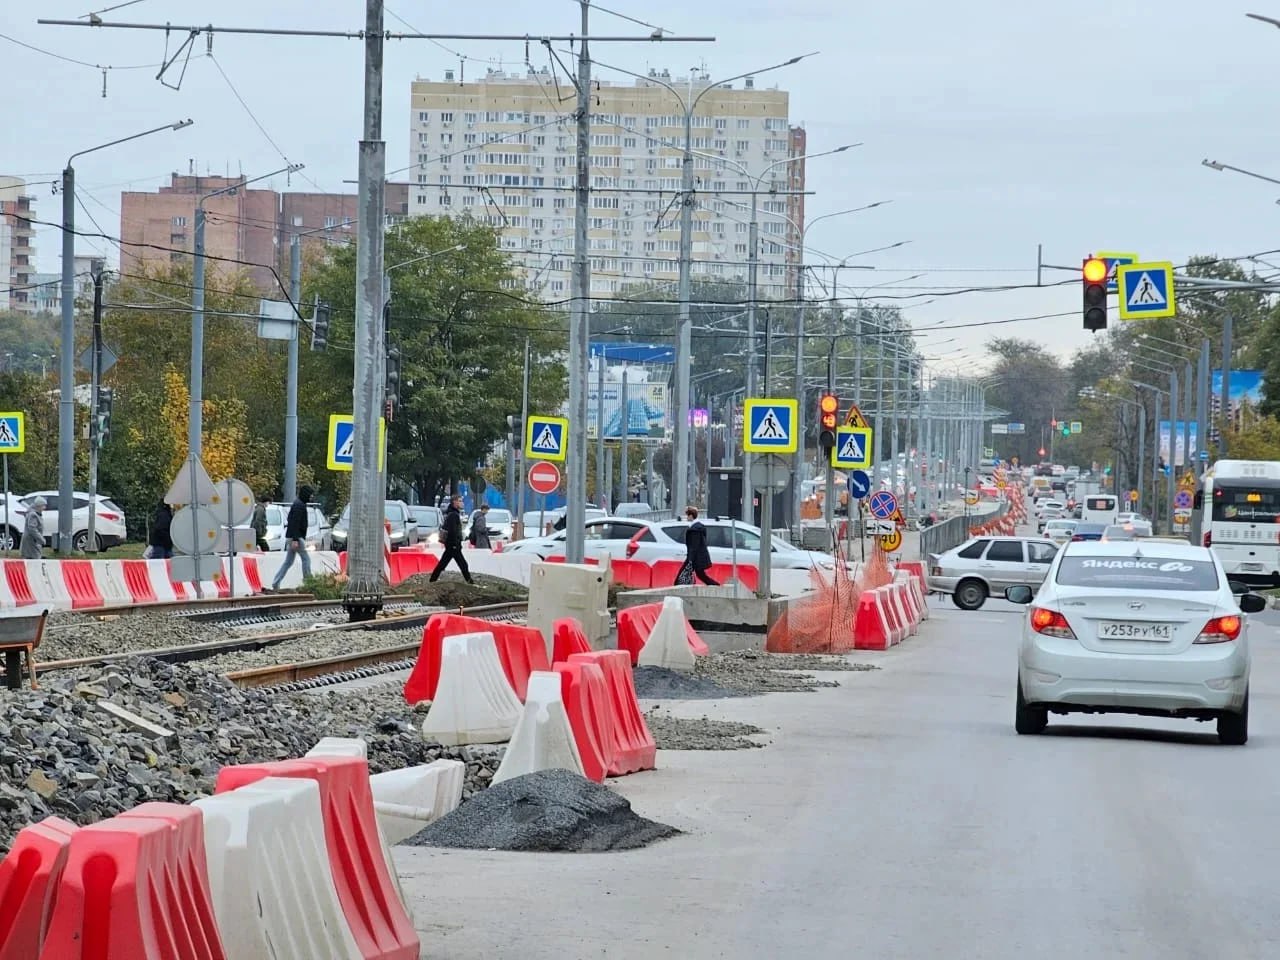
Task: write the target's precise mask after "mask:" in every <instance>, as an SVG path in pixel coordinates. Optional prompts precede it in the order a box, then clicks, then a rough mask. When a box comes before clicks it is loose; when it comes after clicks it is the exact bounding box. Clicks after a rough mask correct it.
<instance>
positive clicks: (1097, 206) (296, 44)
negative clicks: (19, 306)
mask: <svg viewBox="0 0 1280 960" xmlns="http://www.w3.org/2000/svg"><path fill="white" fill-rule="evenodd" d="M99 2H100V6H89V3H88V0H79V2H67V0H4V2H3V3H0V33H3V34H4V35H6V36H7V37H10V38H13V39H16V40H20V41H23V42H26V43H30V44H33V45H35V46H38V47H40V48H42V49H44V50H46V51H51V52H55V53H57V54H60V55H62V56H66V57H71V58H75V59H79V60H83V61H87V62H88V63H90V64H102V65H111V66H112V67H114V68H116V69H112V70H111V71H109V73H108V77H107V96H106V98H105V99H103V97H102V74H101V72H100V71H98V70H96V69H94V68H93V67H91V66H80V65H76V64H73V63H67V62H63V61H61V60H58V59H55V58H53V57H51V56H46V55H43V54H41V53H37V52H35V51H32V50H28V49H24V48H22V47H20V46H17V45H15V44H13V43H11V42H8V41H7V40H3V39H0V54H2V58H3V59H2V62H3V63H4V64H5V78H6V86H7V90H6V100H7V102H8V103H9V105H10V111H11V112H10V122H9V123H8V124H7V125H6V126H7V130H6V133H5V136H4V138H3V141H2V142H3V147H2V148H0V173H12V174H18V175H23V176H27V177H28V178H29V179H30V180H32V181H38V180H49V179H52V178H54V177H56V176H57V171H59V170H60V169H61V168H62V166H63V165H64V163H65V162H66V159H67V156H68V155H69V154H71V153H73V152H75V151H78V150H82V149H84V148H86V147H89V146H93V145H95V144H98V143H101V142H103V141H108V140H111V139H113V138H116V137H120V136H126V135H128V134H130V133H134V132H137V131H140V130H143V129H146V128H148V127H151V126H156V125H159V124H161V123H165V122H169V121H172V120H176V119H179V118H184V117H191V118H193V119H194V120H195V121H196V123H195V126H193V127H191V128H188V129H186V130H183V131H181V132H178V133H169V132H166V133H162V134H156V135H154V136H152V137H149V138H146V139H145V140H142V141H139V142H137V143H132V144H124V145H121V146H118V147H113V148H110V149H109V150H104V151H102V152H99V153H94V154H90V155H87V156H84V157H81V158H79V159H78V160H77V161H76V165H75V166H76V170H77V177H78V180H79V183H80V184H81V185H82V188H83V192H84V194H85V195H86V196H85V203H86V205H87V208H88V210H89V212H91V213H92V214H93V216H94V217H96V218H97V220H98V222H99V223H100V224H101V225H102V227H103V228H104V230H105V232H107V233H111V234H115V233H117V232H118V230H119V202H120V201H119V194H120V191H121V190H122V189H137V190H154V189H155V188H156V187H158V186H159V185H160V184H162V183H163V182H165V180H166V179H167V176H168V174H169V173H170V172H172V171H182V172H186V170H187V168H188V164H189V162H191V161H194V163H195V164H196V166H197V168H198V170H200V171H201V172H214V173H223V172H226V171H231V172H237V171H243V172H244V173H246V174H248V175H250V176H253V175H256V174H261V173H265V172H268V171H270V170H272V169H275V168H278V167H281V166H283V165H284V162H283V161H282V160H281V153H283V154H284V155H285V156H287V157H288V159H289V160H290V161H297V162H302V163H305V164H306V170H305V171H304V175H305V178H303V177H300V176H297V175H295V177H294V179H293V187H294V188H295V189H308V190H310V189H316V185H318V186H319V188H320V189H323V190H326V191H333V192H345V191H352V190H354V187H352V186H350V185H344V183H343V180H346V179H353V178H354V177H355V170H356V141H357V140H358V138H359V136H360V129H361V116H360V114H361V99H362V82H363V81H362V70H363V67H362V45H361V43H360V42H359V41H357V40H343V39H309V38H290V37H252V36H238V35H234V34H220V35H216V36H215V38H214V41H213V56H214V59H212V60H211V59H209V58H204V57H200V58H196V57H193V58H192V59H191V61H190V63H189V64H188V65H187V67H186V73H185V76H182V75H181V68H180V63H181V61H179V64H175V66H174V67H173V68H171V70H170V72H169V73H168V74H167V75H166V78H165V79H166V80H167V81H168V82H170V83H175V84H176V83H177V82H178V79H179V77H180V76H181V83H180V89H178V90H176V91H175V90H172V89H169V88H167V87H165V86H163V85H161V83H159V82H158V81H156V79H155V74H156V70H155V69H154V68H151V69H119V68H121V67H129V66H133V65H139V64H157V63H159V62H160V60H161V59H162V58H163V55H164V53H165V47H166V37H165V35H164V33H163V32H143V31H125V30H98V29H95V30H89V29H85V28H68V27H53V26H39V25H37V24H36V18H37V17H46V18H65V19H72V18H76V17H80V16H81V15H83V14H86V13H88V12H90V10H96V9H101V8H102V7H106V6H109V5H112V0H99ZM114 2H115V3H119V4H121V6H122V8H121V9H118V10H113V11H110V12H105V13H103V14H102V17H103V19H105V20H109V21H110V20H116V21H125V22H139V23H142V22H145V23H163V22H166V21H168V22H172V23H175V24H186V23H190V22H193V21H194V22H197V23H207V22H210V21H212V22H213V24H214V25H215V27H217V26H228V27H259V26H260V27H277V28H288V29H297V28H320V29H341V30H358V29H361V28H362V27H363V23H364V4H363V3H361V2H359V0H345V2H342V3H339V2H335V0H266V2H262V0H258V2H249V0H221V2H219V3H216V4H194V3H179V2H175V0H134V2H132V3H124V2H123V0H114ZM605 6H606V7H608V8H609V9H612V10H617V11H619V12H621V13H625V14H628V15H631V16H634V17H637V18H640V19H642V20H645V21H647V22H650V23H655V24H658V25H661V26H663V27H665V28H667V29H669V30H671V31H673V32H674V33H675V34H678V35H685V36H695V35H713V36H715V37H716V42H715V43H696V44H695V43H684V44H669V45H657V44H600V45H599V46H598V47H596V48H593V50H594V52H595V53H596V54H597V55H598V56H599V57H600V58H601V59H602V60H608V61H611V62H615V63H618V64H619V65H624V66H627V67H629V68H630V69H634V70H637V71H641V72H643V71H644V70H646V69H647V68H648V67H651V66H652V67H657V68H663V67H666V68H668V69H670V70H671V71H672V73H673V74H677V73H680V74H683V73H685V72H686V71H687V68H688V66H690V65H697V66H700V67H701V66H703V65H705V66H706V68H707V69H708V70H709V71H710V72H711V75H712V76H713V77H725V76H732V75H735V74H740V73H743V72H746V71H749V70H751V69H752V68H755V67H763V66H766V65H769V64H773V63H776V62H778V61H780V60H784V59H787V58H789V57H791V56H795V55H798V54H803V53H808V52H810V51H818V54H817V55H816V56H813V57H810V58H808V59H806V60H804V61H802V62H801V63H799V64H797V65H795V66H793V67H789V68H786V69H785V70H779V71H775V72H773V73H771V74H769V75H768V77H767V78H764V77H762V78H761V80H760V83H761V85H765V84H768V85H772V84H774V83H777V84H778V85H780V86H782V87H783V88H784V89H787V90H789V91H790V93H791V120H792V122H793V123H800V124H803V125H804V126H805V127H806V128H807V129H808V132H809V150H810V152H819V151H821V150H823V149H828V148H831V147H835V146H838V145H840V144H844V143H854V142H860V143H863V144H864V146H861V147H859V148H858V149H856V150H850V151H847V152H845V153H842V154H839V155H837V156H833V157H824V158H821V159H817V160H814V161H812V162H811V163H810V164H809V169H808V177H809V179H808V186H809V188H810V189H811V190H813V191H815V195H814V196H812V197H810V198H809V200H808V211H807V212H808V217H809V218H810V219H811V220H812V219H813V218H816V217H818V216H820V215H822V214H824V213H829V212H833V211H837V210H842V209H845V208H848V207H855V206H860V205H862V204H866V203H871V202H873V201H877V200H891V201H892V203H890V204H888V205H886V206H884V207H881V208H879V209H876V210H873V211H869V212H865V213H860V214H854V215H852V216H846V217H835V218H832V219H830V220H827V221H824V222H823V223H821V224H817V225H816V226H814V228H813V229H812V230H811V231H810V233H809V246H810V248H811V251H812V250H817V251H822V252H824V253H827V254H831V255H834V256H835V257H837V258H842V257H844V256H846V255H848V254H851V253H855V252H857V251H861V250H866V249H868V248H873V247H881V246H886V245H889V244H892V243H895V242H898V241H903V240H907V241H910V243H909V244H908V245H906V246H903V247H901V248H899V249H896V250H892V251H888V252H885V253H879V254H872V255H869V256H867V257H865V258H863V259H862V260H861V261H858V262H862V263H865V264H866V265H868V266H874V267H875V270H874V272H872V271H864V272H854V271H844V272H842V274H841V286H842V287H847V289H846V291H845V292H846V293H848V294H851V295H852V294H854V293H857V292H859V291H860V290H861V288H859V287H855V286H854V284H855V281H863V282H864V284H865V285H870V284H872V283H888V284H891V285H890V286H885V287H881V288H879V289H878V290H876V291H874V294H883V295H891V296H894V297H897V298H902V299H900V300H898V301H897V302H899V303H901V305H903V306H904V307H907V306H911V305H912V304H918V305H917V306H915V307H914V308H912V309H911V310H910V311H909V312H908V314H907V316H909V317H910V318H911V319H912V321H913V323H914V324H915V326H916V327H917V329H920V330H922V331H923V330H926V329H927V328H929V327H946V326H953V325H954V326H960V325H965V324H968V325H971V326H968V327H962V328H960V329H956V330H954V331H950V332H944V333H936V332H935V333H933V334H932V335H931V336H929V337H928V338H927V339H925V340H924V341H922V342H923V343H924V344H925V345H926V353H929V354H932V355H941V354H947V353H949V352H950V351H954V350H956V349H957V348H959V349H961V351H962V352H961V353H951V354H950V356H949V357H948V358H947V359H948V360H955V359H957V358H958V359H960V360H961V361H962V362H964V363H968V362H969V361H970V360H971V359H976V358H980V357H982V356H983V344H984V343H985V342H986V340H987V339H988V338H989V337H990V336H992V335H1002V336H1003V335H1008V336H1015V335H1016V336H1021V337H1027V338H1030V339H1034V340H1037V341H1039V342H1041V343H1043V344H1045V345H1046V346H1048V347H1049V348H1051V349H1053V350H1054V351H1057V352H1060V353H1063V354H1064V355H1065V354H1067V353H1069V352H1070V351H1071V350H1073V349H1075V348H1077V347H1079V346H1081V345H1083V344H1085V343H1087V341H1088V338H1089V337H1090V334H1088V333H1086V332H1084V331H1083V330H1082V329H1081V322H1080V292H1079V286H1078V283H1077V282H1076V274H1074V273H1062V272H1058V271H1052V270H1046V271H1045V273H1044V278H1045V281H1046V283H1051V282H1061V281H1063V280H1069V281H1070V282H1069V283H1068V284H1066V285H1064V286H1061V287H1058V288H1044V289H1034V287H1032V288H1030V289H1015V290H1011V291H1002V292H990V291H988V292H975V293H963V294H956V295H947V294H948V293H949V292H950V291H956V290H959V289H964V288H970V287H992V286H1003V285H1034V284H1035V282H1036V271H1035V266H1036V247H1037V244H1043V245H1044V259H1045V261H1046V262H1047V263H1052V264H1059V265H1073V264H1074V265H1078V264H1079V263H1080V260H1081V257H1083V256H1084V255H1086V254H1088V253H1090V252H1092V251H1095V250H1119V251H1135V252H1137V253H1139V254H1140V255H1141V256H1142V257H1143V259H1144V260H1172V261H1174V262H1175V263H1180V262H1183V261H1185V260H1186V258H1187V257H1189V256H1192V255H1195V254H1203V253H1214V254H1218V255H1220V256H1230V257H1239V256H1245V255H1249V254H1254V253H1259V252H1262V251H1267V250H1271V249H1273V248H1275V247H1280V231H1278V230H1277V227H1280V207H1277V206H1276V203H1275V201H1276V198H1277V197H1280V185H1273V184H1268V183H1265V182H1262V181H1259V180H1255V179H1252V178H1249V177H1245V176H1242V175H1240V174H1236V173H1231V172H1215V171H1213V170H1209V169H1206V168H1204V167H1202V166H1201V163H1200V161H1201V160H1202V159H1204V158H1206V157H1208V158H1212V159H1216V160H1219V161H1222V162H1224V163H1228V164H1232V165H1234V166H1238V167H1242V168H1245V169H1249V170H1253V171H1256V172H1259V173H1263V174H1267V175H1271V176H1276V177H1277V179H1280V158H1277V157H1276V156H1275V150H1274V138H1275V135H1274V131H1271V130H1270V127H1271V122H1272V121H1271V119H1270V118H1271V108H1272V106H1273V103H1274V94H1275V85H1276V80H1275V65H1276V63H1277V62H1280V30H1277V29H1276V28H1274V27H1272V26H1269V25H1267V24H1263V23H1259V22H1257V21H1254V20H1250V19H1246V18H1245V16H1244V14H1245V12H1257V13H1263V14H1268V15H1274V16H1280V2H1277V0H1246V2H1244V3H1240V2H1236V0H1217V2H1213V3H1209V2H1204V0H1195V2H1193V0H1162V2H1160V3H1152V2H1150V0H1146V2H1139V0H1082V2H1078V3H1074V4H1065V3H1048V2H1044V0H1033V2H1028V0H1017V2H1014V0H1007V2H1001V0H970V2H968V3H952V2H943V0H915V2H912V0H898V2H896V3H884V4H869V3H858V4H853V3H848V2H837V0H788V2H785V3H783V2H781V0H777V2H765V0H699V2H698V3H688V2H687V0H686V2H679V3H677V2H673V0H646V2H645V3H643V4H642V3H638V2H636V0H608V2H606V3H605ZM393 13H394V14H396V15H399V16H400V17H403V18H404V21H407V22H408V23H410V24H412V25H413V27H414V28H416V29H418V30H421V31H430V32H432V33H512V34H523V33H526V32H528V33H531V34H533V35H535V36H536V35H539V34H547V33H568V32H576V30H577V27H578V5H577V3H576V2H575V0H539V2H533V0H525V2H516V0H492V2H488V0H478V2H473V3H466V4H463V3H447V4H446V3H429V2H423V0H395V2H392V3H391V4H390V7H389V8H388V15H387V28H388V29H390V30H393V31H394V30H403V29H407V28H406V27H405V23H404V22H403V21H401V20H398V19H397V17H396V16H394V15H392V14H393ZM593 18H594V19H593V32H599V33H600V34H601V35H604V34H609V35H628V36H630V35H635V36H642V35H645V34H647V33H648V31H647V29H645V28H643V27H640V26H637V25H635V24H631V23H627V22H625V21H623V20H620V19H618V18H617V17H614V16H609V15H608V14H606V13H604V12H603V11H601V10H596V11H595V12H594V13H593ZM181 41H182V37H181V36H179V35H178V34H174V35H172V36H171V37H169V38H168V48H169V52H170V54H172V53H173V51H174V50H175V49H176V48H177V46H178V45H179V44H180V43H181ZM444 45H445V46H447V47H448V48H449V49H448V50H446V49H443V48H442V47H441V46H438V45H435V44H433V43H431V42H428V41H424V40H410V41H392V42H390V43H389V44H388V47H387V57H386V60H387V69H386V81H385V99H386V105H385V116H384V128H383V132H384V137H385V139H386V140H387V144H388V161H389V162H388V169H389V171H397V170H399V168H402V167H404V166H405V165H406V164H407V163H408V156H409V149H408V128H409V124H408V120H409V84H410V82H411V81H412V80H413V79H414V77H415V76H422V77H424V78H431V79H442V77H443V71H444V70H445V69H446V68H455V69H457V68H458V67H459V57H458V56H457V55H456V54H462V55H465V56H466V57H469V58H473V59H469V60H468V61H467V62H466V64H465V70H466V75H467V77H468V78H471V77H475V76H479V75H481V74H482V73H483V71H484V69H485V67H486V66H496V65H497V62H496V61H499V60H501V61H502V65H504V66H505V67H507V68H508V69H516V70H523V68H524V55H525V49H524V44H523V43H521V42H505V43H503V42H463V41H446V42H445V44H444ZM205 49H206V41H205V39H204V38H203V37H201V38H199V39H198V40H197V41H196V44H195V52H196V54H204V53H205ZM451 51H452V52H451ZM532 56H533V57H534V58H535V59H534V63H535V66H542V65H544V64H545V62H546V60H545V55H541V56H539V54H538V48H537V45H536V44H534V45H533V51H532ZM219 67H220V68H221V70H222V71H223V72H225V74H226V77H227V78H229V80H230V83H231V84H233V85H234V87H235V89H236V90H238V91H239V94H240V96H241V97H243V98H244V101H245V103H246V104H247V105H248V108H249V109H250V110H251V111H252V113H253V114H254V115H256V117H257V119H258V121H260V123H261V125H262V127H263V128H265V130H266V134H267V135H269V138H268V136H267V135H264V134H263V133H262V132H261V131H260V130H259V128H258V126H257V125H256V124H255V122H254V121H253V120H252V119H251V118H250V115H249V113H248V111H246V109H245V107H243V106H241V104H240V103H239V102H238V101H237V98H236V96H235V95H234V94H233V93H232V90H231V88H230V87H229V85H228V82H227V80H225V79H224V78H223V76H222V73H220V72H219ZM598 75H599V76H600V77H602V78H613V79H625V78H623V77H620V76H619V75H617V74H610V73H609V72H608V71H605V70H600V71H599V73H598ZM271 141H274V144H275V146H273V145H272V142H271ZM277 147H278V149H277ZM406 175H407V174H406V172H405V171H403V170H400V171H399V172H398V173H394V174H393V179H403V178H404V177H405V176H406ZM275 186H276V187H277V188H279V189H284V188H285V187H286V184H285V181H284V178H280V179H279V180H278V182H276V184H275ZM33 192H34V194H35V195H36V196H37V198H38V207H37V216H38V217H39V218H40V219H43V220H50V221H53V220H57V219H58V218H59V209H60V208H59V201H58V198H56V197H54V196H52V195H51V192H50V188H49V187H48V186H47V185H45V186H39V187H36V188H35V189H34V190H33ZM77 216H78V219H79V221H80V224H81V225H84V226H86V227H88V226H89V224H88V223H87V220H86V218H85V216H84V212H83V211H79V212H78V214H77ZM38 242H39V245H40V248H39V251H38V262H39V265H40V269H41V270H45V271H55V270H57V269H58V252H59V238H58V231H57V230H56V229H50V228H43V229H42V230H41V232H40V234H39V237H38ZM807 259H808V261H809V262H821V258H820V257H819V256H817V254H816V253H813V252H811V253H810V254H809V256H808V258H807ZM918 273H923V274H924V275H923V276H921V277H919V278H918V279H915V280H907V279H905V278H908V277H911V276H912V275H913V274H918ZM864 278H865V279H864ZM913 298H914V299H913ZM930 298H932V299H933V302H931V303H923V304H921V303H920V301H921V300H928V299H930ZM1057 313H1066V314H1067V316H1062V317H1056V318H1049V319H1039V320H1027V321H1020V322H1008V323H1002V321H1008V320H1011V319H1013V318H1019V317H1027V316H1036V315H1043V314H1057ZM1112 322H1113V323H1115V322H1117V321H1116V320H1115V310H1114V309H1113V310H1112ZM995 324H1000V325H999V326H995ZM945 341H952V342H945ZM929 344H938V346H936V348H932V349H930V348H929V347H928V345H929Z"/></svg>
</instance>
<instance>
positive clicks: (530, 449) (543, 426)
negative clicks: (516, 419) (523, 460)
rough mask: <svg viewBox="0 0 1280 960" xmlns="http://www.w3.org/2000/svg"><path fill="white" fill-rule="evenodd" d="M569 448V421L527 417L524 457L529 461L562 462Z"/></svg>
mask: <svg viewBox="0 0 1280 960" xmlns="http://www.w3.org/2000/svg"><path fill="white" fill-rule="evenodd" d="M568 448H569V421H568V420H566V419H565V418H564V417H538V416H531V417H529V420H528V422H527V423H526V424H525V428H524V455H525V456H526V457H528V458H529V459H530V460H564V458H565V456H566V454H567V453H568Z"/></svg>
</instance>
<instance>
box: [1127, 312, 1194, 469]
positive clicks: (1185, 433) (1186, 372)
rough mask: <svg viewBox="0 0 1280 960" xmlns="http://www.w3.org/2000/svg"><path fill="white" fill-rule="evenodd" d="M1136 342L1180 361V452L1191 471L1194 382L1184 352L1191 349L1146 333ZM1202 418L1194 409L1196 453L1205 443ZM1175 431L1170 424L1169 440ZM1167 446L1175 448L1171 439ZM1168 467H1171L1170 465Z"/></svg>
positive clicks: (1173, 425)
mask: <svg viewBox="0 0 1280 960" xmlns="http://www.w3.org/2000/svg"><path fill="white" fill-rule="evenodd" d="M1138 342H1140V343H1142V344H1143V345H1144V346H1145V347H1146V348H1147V349H1148V350H1150V351H1152V352H1153V353H1158V354H1160V355H1161V356H1162V357H1168V358H1169V359H1170V360H1181V361H1182V372H1183V382H1182V391H1183V392H1182V398H1183V400H1182V402H1183V405H1184V407H1185V408H1186V410H1185V413H1184V414H1183V418H1182V451H1183V457H1184V459H1185V466H1186V468H1187V469H1188V470H1190V469H1191V409H1192V403H1193V400H1192V391H1193V384H1194V380H1193V379H1192V378H1193V377H1194V373H1193V372H1192V370H1191V360H1190V359H1189V358H1188V357H1187V355H1186V353H1185V351H1187V350H1189V349H1191V348H1189V347H1186V346H1183V345H1182V344H1180V343H1176V342H1174V341H1172V340H1162V339H1161V338H1160V337H1153V336H1151V334H1148V333H1143V334H1139V336H1138ZM1206 342H1207V341H1206ZM1154 343H1164V344H1168V345H1169V346H1172V347H1178V348H1180V351H1183V352H1179V353H1174V352H1173V351H1170V350H1164V349H1161V348H1160V347H1156V346H1152V344H1154ZM1164 362H1165V363H1168V362H1169V361H1168V360H1165V361H1164ZM1198 400H1199V398H1198V397H1197V398H1196V402H1198ZM1204 416H1205V412H1204V411H1203V410H1200V409H1199V408H1198V407H1197V409H1196V441H1195V446H1196V448H1197V451H1198V449H1199V447H1200V445H1201V444H1203V443H1204V442H1205V438H1204V437H1203V436H1202V435H1201V434H1200V427H1199V424H1200V423H1201V421H1203V419H1204ZM1177 429H1178V425H1177V424H1176V423H1171V424H1170V425H1169V436H1170V438H1172V437H1173V436H1174V433H1175V431H1176V430H1177ZM1169 444H1170V448H1171V449H1172V448H1174V447H1176V446H1177V444H1176V442H1175V441H1174V440H1173V439H1170V441H1169ZM1177 459H1178V458H1177V453H1176V451H1175V452H1174V455H1173V460H1174V461H1176V460H1177ZM1170 465H1171V466H1172V463H1171V464H1170Z"/></svg>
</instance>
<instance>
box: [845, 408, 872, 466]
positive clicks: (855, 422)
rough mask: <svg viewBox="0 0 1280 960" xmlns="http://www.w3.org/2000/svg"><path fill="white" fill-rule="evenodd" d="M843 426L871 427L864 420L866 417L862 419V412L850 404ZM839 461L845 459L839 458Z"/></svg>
mask: <svg viewBox="0 0 1280 960" xmlns="http://www.w3.org/2000/svg"><path fill="white" fill-rule="evenodd" d="M844 425H845V426H846V427H869V426H871V424H869V423H867V418H866V417H864V416H863V415H862V411H861V410H859V409H858V405H857V404H852V405H850V407H849V415H848V416H847V417H845V418H844ZM840 459H842V460H843V459H845V458H844V457H843V456H841V458H840Z"/></svg>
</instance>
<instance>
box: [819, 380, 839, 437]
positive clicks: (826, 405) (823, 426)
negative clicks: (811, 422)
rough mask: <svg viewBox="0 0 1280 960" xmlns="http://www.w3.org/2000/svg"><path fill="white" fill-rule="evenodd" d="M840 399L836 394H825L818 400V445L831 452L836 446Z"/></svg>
mask: <svg viewBox="0 0 1280 960" xmlns="http://www.w3.org/2000/svg"><path fill="white" fill-rule="evenodd" d="M839 409H840V399H839V398H838V397H837V396H836V395H835V394H834V393H824V394H823V395H822V396H821V397H819V398H818V425H819V427H820V431H819V433H818V445H819V446H821V447H822V449H823V450H830V449H832V448H833V447H834V446H835V445H836V413H837V411H838V410H839Z"/></svg>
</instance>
